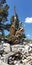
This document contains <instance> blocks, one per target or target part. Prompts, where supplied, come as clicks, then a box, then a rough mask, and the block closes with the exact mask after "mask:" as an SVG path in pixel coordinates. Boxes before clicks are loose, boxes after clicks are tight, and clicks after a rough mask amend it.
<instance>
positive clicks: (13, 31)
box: [8, 13, 25, 44]
mask: <svg viewBox="0 0 32 65" xmlns="http://www.w3.org/2000/svg"><path fill="white" fill-rule="evenodd" d="M10 22H11V28H10V36H8V39H9V40H10V43H12V44H13V43H19V42H20V41H23V38H25V34H24V28H23V26H22V23H20V24H21V25H20V26H19V22H20V21H19V18H18V15H17V13H15V14H14V15H13V16H12V17H11V19H10Z"/></svg>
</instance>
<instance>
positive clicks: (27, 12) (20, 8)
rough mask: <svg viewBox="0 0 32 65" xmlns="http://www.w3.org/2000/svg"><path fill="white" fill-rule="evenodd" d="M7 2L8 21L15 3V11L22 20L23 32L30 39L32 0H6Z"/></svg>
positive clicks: (31, 34) (31, 35) (31, 32)
mask: <svg viewBox="0 0 32 65" xmlns="http://www.w3.org/2000/svg"><path fill="white" fill-rule="evenodd" d="M7 3H8V5H9V7H10V8H9V16H8V20H9V21H10V18H11V16H12V15H13V14H14V5H16V12H17V14H18V17H19V19H20V21H21V22H23V25H24V29H25V34H26V36H27V38H29V39H32V0H7ZM9 21H8V22H9ZM6 33H7V32H6ZM6 33H5V34H6Z"/></svg>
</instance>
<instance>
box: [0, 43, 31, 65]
mask: <svg viewBox="0 0 32 65" xmlns="http://www.w3.org/2000/svg"><path fill="white" fill-rule="evenodd" d="M3 46H5V48H4V52H3V54H2V56H1V55H0V65H32V43H30V44H29V43H28V44H23V45H20V44H17V45H16V44H15V45H11V46H10V45H9V44H7V43H6V44H5V43H4V44H3Z"/></svg>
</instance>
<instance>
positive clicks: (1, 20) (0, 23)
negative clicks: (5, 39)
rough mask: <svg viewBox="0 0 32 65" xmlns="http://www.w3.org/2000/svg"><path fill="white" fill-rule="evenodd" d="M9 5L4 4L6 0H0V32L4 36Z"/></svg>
mask: <svg viewBox="0 0 32 65" xmlns="http://www.w3.org/2000/svg"><path fill="white" fill-rule="evenodd" d="M8 9H9V6H8V5H7V4H6V0H0V32H1V33H2V36H4V29H6V25H5V22H6V21H7V16H8Z"/></svg>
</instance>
